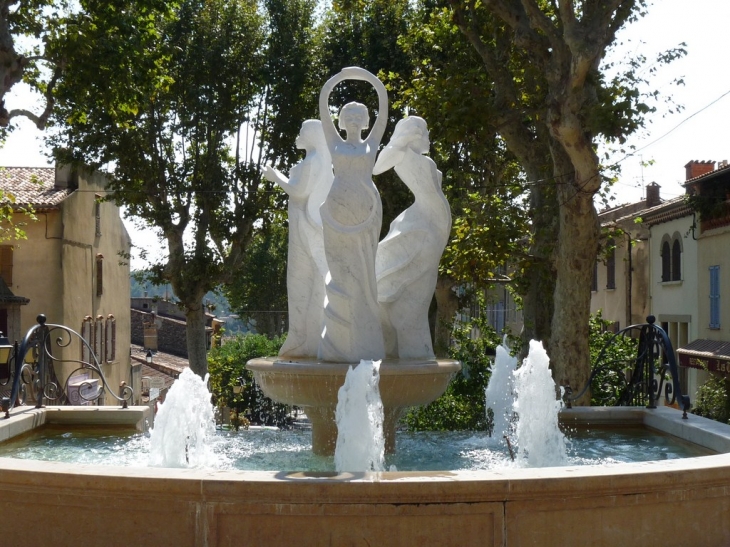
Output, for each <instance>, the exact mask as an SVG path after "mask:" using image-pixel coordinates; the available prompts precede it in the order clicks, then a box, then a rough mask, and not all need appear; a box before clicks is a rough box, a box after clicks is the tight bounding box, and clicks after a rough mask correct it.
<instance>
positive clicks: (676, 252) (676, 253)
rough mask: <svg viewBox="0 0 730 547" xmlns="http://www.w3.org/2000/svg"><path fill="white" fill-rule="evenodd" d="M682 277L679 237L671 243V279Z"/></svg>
mask: <svg viewBox="0 0 730 547" xmlns="http://www.w3.org/2000/svg"><path fill="white" fill-rule="evenodd" d="M681 279H682V245H681V243H680V242H679V239H675V240H674V243H673V244H672V281H680V280H681Z"/></svg>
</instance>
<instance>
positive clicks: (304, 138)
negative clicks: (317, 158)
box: [295, 120, 327, 150]
mask: <svg viewBox="0 0 730 547" xmlns="http://www.w3.org/2000/svg"><path fill="white" fill-rule="evenodd" d="M295 144H296V147H297V148H300V149H305V150H306V149H311V148H321V147H322V146H325V147H326V146H327V145H326V143H325V140H324V131H323V130H322V122H321V121H319V120H304V122H303V123H302V128H301V129H300V130H299V136H297V140H296V142H295Z"/></svg>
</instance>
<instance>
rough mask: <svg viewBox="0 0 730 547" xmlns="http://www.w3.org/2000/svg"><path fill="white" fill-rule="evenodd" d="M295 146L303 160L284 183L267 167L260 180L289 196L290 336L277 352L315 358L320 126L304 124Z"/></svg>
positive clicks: (324, 153) (328, 167)
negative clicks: (275, 186)
mask: <svg viewBox="0 0 730 547" xmlns="http://www.w3.org/2000/svg"><path fill="white" fill-rule="evenodd" d="M296 146H297V148H299V149H303V150H305V151H306V156H305V158H304V159H303V160H302V161H301V162H299V163H298V164H297V165H295V166H294V167H292V169H291V172H290V173H289V179H287V178H286V177H285V176H284V175H283V174H282V173H280V172H279V171H277V170H276V169H274V168H272V167H268V166H267V167H265V168H264V177H266V179H268V180H270V181H272V182H276V183H277V184H278V185H279V186H281V187H282V188H283V189H284V191H285V192H286V193H287V194H289V251H288V256H287V272H286V285H287V291H288V293H289V334H288V335H287V337H286V342H284V345H283V346H282V347H281V350H280V351H279V355H280V356H281V357H286V358H294V357H306V356H309V357H314V356H316V355H317V351H318V349H319V340H320V335H321V333H322V321H323V315H322V314H323V310H324V279H325V276H326V275H327V259H326V258H325V254H324V241H323V239H322V218H321V217H320V214H319V208H320V206H321V205H322V202H323V201H324V199H325V197H327V193H328V192H329V190H330V187H331V186H332V159H331V157H330V152H329V149H328V148H327V143H326V142H325V140H324V133H323V132H322V122H320V121H319V120H306V121H305V122H304V123H303V124H302V128H301V130H300V132H299V136H298V137H297V140H296Z"/></svg>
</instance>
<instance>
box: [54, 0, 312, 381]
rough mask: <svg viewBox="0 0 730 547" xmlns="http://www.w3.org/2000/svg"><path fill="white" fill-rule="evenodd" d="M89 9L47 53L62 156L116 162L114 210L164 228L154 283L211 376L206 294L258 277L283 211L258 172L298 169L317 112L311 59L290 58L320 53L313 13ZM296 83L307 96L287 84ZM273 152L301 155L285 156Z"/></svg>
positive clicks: (89, 4) (236, 2) (269, 4)
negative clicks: (250, 249) (56, 63)
mask: <svg viewBox="0 0 730 547" xmlns="http://www.w3.org/2000/svg"><path fill="white" fill-rule="evenodd" d="M81 6H82V8H83V11H82V12H81V13H79V14H72V15H69V17H68V19H67V27H69V28H74V29H76V32H64V33H60V32H59V33H58V34H57V35H56V36H54V40H52V42H51V43H52V44H53V47H54V48H55V50H54V52H55V54H56V55H57V56H58V57H60V58H63V59H64V77H63V79H62V81H61V82H59V86H58V89H57V93H56V97H57V101H58V102H57V106H58V108H57V112H56V115H55V118H56V122H57V123H58V124H59V126H60V129H59V131H58V133H57V134H56V135H55V136H54V137H53V139H52V140H53V143H54V145H55V146H56V153H57V156H58V157H59V158H60V159H61V160H62V161H66V162H69V163H73V162H85V163H89V164H91V165H92V166H93V167H101V166H103V165H105V164H109V163H111V165H113V173H112V176H111V182H110V190H112V192H113V195H112V199H114V200H115V201H116V202H117V203H118V204H120V205H124V206H125V207H126V210H127V212H128V213H129V214H130V215H132V216H135V217H138V218H140V219H142V220H143V221H144V222H145V223H146V224H147V225H149V226H152V227H155V228H157V229H158V231H159V233H160V234H161V235H162V237H163V241H164V242H165V243H166V244H167V249H166V250H167V257H166V258H165V259H163V261H161V262H159V263H157V264H154V265H152V266H151V267H150V274H151V276H152V278H153V279H152V280H153V282H154V283H155V284H162V283H170V285H171V286H172V289H173V291H174V293H175V296H176V298H177V299H178V300H179V301H180V304H181V306H182V307H183V308H184V309H185V310H186V314H187V317H188V325H189V328H188V353H189V355H190V363H191V367H192V368H193V370H195V371H196V372H198V373H199V374H204V373H205V355H204V351H205V344H204V331H203V326H202V321H200V313H201V311H200V310H201V309H202V304H203V298H204V295H205V294H206V293H207V292H209V291H211V290H213V289H215V288H217V287H218V286H219V285H220V284H225V283H228V282H230V281H231V280H233V279H235V278H236V277H237V276H238V275H239V273H240V270H241V269H242V268H247V267H249V266H248V264H247V253H246V249H247V246H248V244H249V242H250V241H251V238H252V236H253V234H254V231H255V230H256V229H257V228H256V226H259V224H258V223H259V222H260V221H261V219H265V218H266V217H267V216H268V215H269V214H270V212H271V211H273V210H275V209H276V208H277V207H281V204H277V203H276V196H280V195H281V194H279V193H277V192H274V190H273V185H272V184H271V183H269V182H267V181H264V180H263V179H262V177H261V168H262V166H263V165H264V163H266V162H271V163H274V164H279V165H282V164H284V163H287V162H289V161H291V158H292V157H293V155H292V149H293V143H294V141H295V138H296V130H298V126H299V124H300V123H301V121H302V120H304V119H306V118H308V117H311V115H312V113H313V111H312V108H313V105H314V99H313V98H312V93H311V88H312V86H311V85H309V84H307V83H306V82H307V77H308V75H309V74H310V68H311V65H312V63H313V62H314V61H313V60H312V59H311V57H304V58H301V59H297V60H296V61H295V59H294V57H292V56H296V55H298V53H299V52H302V51H307V50H308V49H310V48H311V46H312V44H311V43H310V40H311V39H312V35H311V33H310V32H308V31H306V29H310V28H311V27H312V24H313V9H314V3H313V2H311V1H305V0H286V1H284V0H281V1H274V0H268V1H266V2H262V3H259V2H256V1H251V0H180V1H179V2H163V1H161V0H160V1H159V2H152V1H150V2H144V3H129V2H126V1H124V0H111V1H108V2H107V1H104V2H99V1H97V0H84V1H82V2H81ZM300 84H301V89H299V94H298V95H294V94H292V90H291V89H289V88H287V87H286V86H287V85H300ZM289 95H290V96H289ZM274 100H275V101H277V102H276V103H274V102H273V101H274ZM292 120H296V123H292ZM274 136H275V137H276V138H274ZM273 141H275V143H276V144H277V146H278V145H279V144H280V143H284V142H286V143H292V144H289V146H288V148H287V149H285V150H283V149H282V150H276V149H273V148H272V146H271V144H272V142H273ZM192 325H197V328H196V327H193V326H192Z"/></svg>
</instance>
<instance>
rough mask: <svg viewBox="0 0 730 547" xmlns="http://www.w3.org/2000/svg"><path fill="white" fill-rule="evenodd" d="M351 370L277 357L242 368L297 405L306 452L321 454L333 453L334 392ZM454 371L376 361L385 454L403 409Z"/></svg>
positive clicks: (446, 363)
mask: <svg viewBox="0 0 730 547" xmlns="http://www.w3.org/2000/svg"><path fill="white" fill-rule="evenodd" d="M351 366H355V365H353V364H350V363H329V362H325V361H317V360H301V361H289V360H286V359H280V358H278V357H264V358H260V359H252V360H250V361H249V362H248V363H247V364H246V367H247V368H248V369H249V370H250V371H251V372H252V373H253V375H254V378H256V383H258V385H259V387H260V388H261V389H262V390H263V392H264V393H265V394H266V396H267V397H270V398H271V399H273V400H275V401H277V402H280V403H285V404H289V405H294V406H297V407H299V408H301V409H302V410H303V411H304V412H305V413H306V414H307V416H308V417H309V419H310V420H311V422H312V451H313V452H314V453H315V454H318V455H322V456H331V455H333V454H334V452H335V445H336V443H337V425H336V424H335V409H336V407H337V392H338V391H339V389H340V387H341V386H342V385H343V384H344V383H345V375H346V374H347V370H348V368H349V367H351ZM460 369H461V365H460V364H459V362H458V361H455V360H452V359H435V360H409V359H386V360H384V361H383V362H382V363H381V365H380V384H379V389H380V398H381V399H382V401H383V410H384V423H383V434H384V436H385V451H386V453H390V454H392V453H393V452H395V428H396V425H397V423H398V419H399V418H400V417H401V415H402V414H403V412H404V411H405V409H406V408H408V407H410V406H419V405H426V404H428V403H430V402H431V401H433V400H434V399H436V398H437V397H439V396H440V395H441V394H442V393H443V392H444V391H445V390H446V386H448V384H449V381H450V380H451V377H452V376H453V375H454V373H456V372H458V371H459V370H460Z"/></svg>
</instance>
